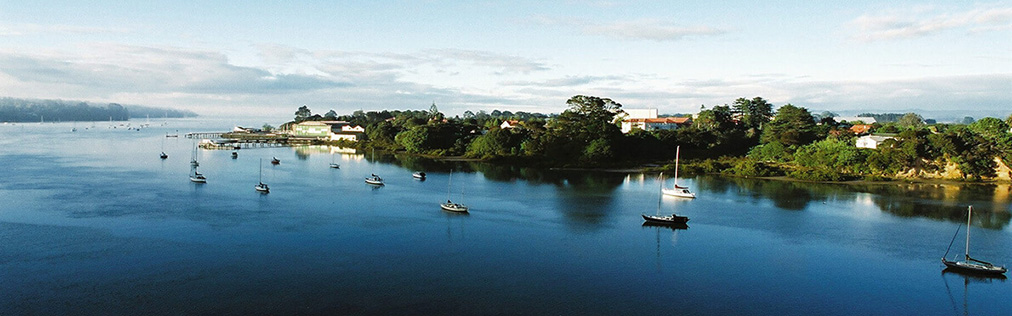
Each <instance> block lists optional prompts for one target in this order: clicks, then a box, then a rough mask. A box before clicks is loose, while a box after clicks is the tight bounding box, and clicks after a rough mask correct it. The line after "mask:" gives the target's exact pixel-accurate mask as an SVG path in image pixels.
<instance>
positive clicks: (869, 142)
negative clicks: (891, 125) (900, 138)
mask: <svg viewBox="0 0 1012 316" xmlns="http://www.w3.org/2000/svg"><path fill="white" fill-rule="evenodd" d="M889 139H896V137H892V136H881V135H865V136H861V137H858V138H857V141H856V144H855V146H857V148H871V149H876V148H878V145H880V144H882V142H884V141H886V140H889Z"/></svg>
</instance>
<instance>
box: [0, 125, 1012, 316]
mask: <svg viewBox="0 0 1012 316" xmlns="http://www.w3.org/2000/svg"><path fill="white" fill-rule="evenodd" d="M163 122H164V123H165V124H166V125H165V126H161V125H162V124H163ZM141 123H144V121H143V120H142V121H134V122H131V126H134V127H135V126H137V125H139V124H141ZM117 124H118V123H117ZM231 124H232V122H227V121H223V120H209V119H199V120H197V119H194V120H169V121H168V122H165V121H153V122H152V125H153V126H151V127H147V128H141V130H140V131H134V130H127V129H126V127H125V126H123V127H118V128H115V129H112V128H109V123H107V122H106V123H96V124H95V127H94V128H92V127H91V126H92V124H91V123H76V124H71V123H59V124H49V123H47V124H43V125H39V124H17V125H0V161H3V166H4V167H3V168H2V169H0V178H2V181H0V201H2V202H0V314H5V315H17V314H233V315H246V314H264V313H266V314H334V313H339V314H405V313H410V314H567V315H575V314H665V315H667V314H708V315H711V314H794V315H801V314H804V315H808V314H835V315H853V314H918V315H921V314H931V315H949V314H967V313H968V314H979V315H1001V314H1006V315H1007V314H1009V313H1010V311H1012V300H1010V298H1012V281H1008V280H1005V279H990V278H978V277H969V276H964V275H960V274H953V273H944V274H943V272H942V270H943V266H942V265H941V263H940V262H939V258H940V257H941V256H942V255H943V254H944V253H945V250H946V247H947V246H948V244H949V241H950V240H951V238H952V236H953V233H955V232H956V229H957V227H958V226H960V225H965V217H964V216H965V209H966V208H965V207H966V205H969V204H973V205H974V207H975V213H974V217H975V219H974V226H973V228H972V231H971V232H972V236H971V238H972V239H971V244H972V245H971V247H972V251H973V254H974V256H975V257H980V258H982V259H987V260H990V261H993V262H996V263H1001V264H1005V265H1006V266H1008V265H1012V228H1009V218H1010V213H1012V210H1010V196H1012V189H1010V187H1009V186H1008V185H949V184H946V185H931V184H904V185H895V184H889V185H828V184H809V183H794V182H783V181H769V180H754V179H737V178H721V177H709V176H708V177H696V178H689V179H681V180H680V184H687V185H689V186H690V187H692V188H693V190H695V191H696V192H697V194H698V196H699V198H697V199H695V200H691V201H690V200H680V199H676V198H670V197H665V198H663V200H662V212H672V211H674V212H678V213H679V214H680V215H686V216H688V217H689V218H690V222H689V228H688V229H672V228H667V227H652V226H643V225H642V219H641V218H640V217H639V215H640V214H641V213H650V214H652V213H655V212H656V211H657V199H658V195H657V191H658V183H657V182H656V178H655V175H641V174H625V173H607V172H585V171H551V170H534V169H525V168H515V167H506V166H494V165H487V164H478V163H462V162H458V163H449V162H434V161H427V160H423V159H418V158H415V157H409V156H395V155H389V154H384V153H377V154H376V157H375V158H372V154H371V153H365V154H341V153H333V151H332V149H331V148H327V147H302V148H264V149H243V150H240V151H239V158H238V159H236V160H233V159H231V157H230V156H229V154H230V151H209V150H201V151H200V152H199V154H198V156H199V159H200V164H201V165H200V170H201V172H202V173H204V174H205V175H206V176H207V177H208V183H207V184H204V185H198V184H194V183H191V182H190V181H189V180H188V179H187V174H188V172H189V164H188V162H189V158H190V155H191V152H192V148H193V147H192V146H193V142H192V141H191V140H188V139H186V138H183V137H182V134H183V133H185V132H188V131H223V130H227V129H230V128H231V126H232V125H231ZM72 127H76V128H77V129H78V131H77V132H71V128H72ZM176 130H178V131H179V133H180V136H181V137H180V138H178V139H175V138H168V139H166V138H165V137H164V136H163V135H164V134H165V133H166V132H172V133H175V132H176ZM163 141H164V142H163ZM163 146H164V147H163ZM162 148H164V150H165V151H166V152H167V153H168V154H169V159H167V160H164V161H163V160H160V159H158V153H159V152H161V151H162V150H163V149H162ZM271 157H278V158H279V159H281V161H282V162H281V164H280V165H277V166H274V165H270V164H269V163H266V162H267V161H268V160H269V159H270V158H271ZM260 158H263V159H264V162H265V164H264V166H263V180H264V182H266V183H268V184H270V186H271V189H272V192H271V193H270V194H267V195H262V194H259V193H257V192H255V191H254V190H253V186H254V185H255V184H256V183H257V179H258V171H259V166H258V164H259V159H260ZM332 159H335V160H336V161H337V162H338V163H340V164H341V169H338V170H334V169H330V168H328V164H329V163H330V162H331V160H332ZM450 169H453V170H454V172H453V175H452V186H450V190H449V191H450V192H449V195H450V198H451V199H453V200H455V201H462V202H464V203H465V204H468V205H469V206H470V207H471V213H470V214H469V215H460V214H452V213H447V212H443V211H440V210H439V207H438V203H440V202H441V201H444V200H446V199H447V193H448V192H447V191H448V190H447V189H448V186H447V183H448V181H447V180H448V179H447V178H448V176H449V174H448V171H449V170H450ZM413 171H425V172H426V173H428V175H429V176H428V179H427V180H426V181H417V180H413V179H412V178H411V172H413ZM370 173H376V174H379V175H381V176H383V177H384V178H385V179H386V180H387V185H386V186H384V187H379V188H376V187H372V186H369V185H366V184H365V183H364V182H363V178H364V177H365V176H368V175H369V174H370ZM667 184H668V185H670V184H671V181H670V180H668V181H667ZM963 229H965V227H964V228H963ZM963 241H964V239H963V235H962V232H961V233H960V235H959V236H958V237H957V238H956V243H955V245H954V246H953V249H952V252H950V255H949V256H950V257H953V256H954V255H955V254H958V253H962V251H963V246H962V245H963Z"/></svg>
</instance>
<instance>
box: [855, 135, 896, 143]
mask: <svg viewBox="0 0 1012 316" xmlns="http://www.w3.org/2000/svg"><path fill="white" fill-rule="evenodd" d="M861 138H865V139H871V140H874V141H875V142H883V141H885V140H887V139H895V138H896V137H893V136H882V135H865V136H861Z"/></svg>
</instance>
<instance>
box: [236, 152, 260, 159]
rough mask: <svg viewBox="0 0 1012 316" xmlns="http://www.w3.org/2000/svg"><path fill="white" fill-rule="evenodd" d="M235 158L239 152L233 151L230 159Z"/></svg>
mask: <svg viewBox="0 0 1012 316" xmlns="http://www.w3.org/2000/svg"><path fill="white" fill-rule="evenodd" d="M236 158H239V153H237V152H234V151H233V152H232V159H236ZM261 160H263V158H261Z"/></svg>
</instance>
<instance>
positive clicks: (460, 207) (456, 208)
mask: <svg viewBox="0 0 1012 316" xmlns="http://www.w3.org/2000/svg"><path fill="white" fill-rule="evenodd" d="M452 181H453V170H452V169H451V170H450V176H449V177H447V179H446V203H440V204H439V208H441V209H443V210H447V211H450V212H458V213H466V212H467V210H468V208H467V205H464V204H462V203H453V202H451V201H450V184H452ZM460 199H461V200H463V199H464V189H463V188H461V190H460Z"/></svg>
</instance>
